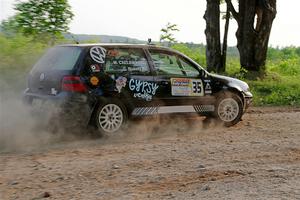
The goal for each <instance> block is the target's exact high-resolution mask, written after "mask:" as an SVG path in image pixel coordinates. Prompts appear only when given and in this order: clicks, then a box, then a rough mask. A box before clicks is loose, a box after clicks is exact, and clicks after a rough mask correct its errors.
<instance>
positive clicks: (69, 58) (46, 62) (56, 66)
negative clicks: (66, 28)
mask: <svg viewBox="0 0 300 200" xmlns="http://www.w3.org/2000/svg"><path fill="white" fill-rule="evenodd" d="M81 51H82V50H81V48H79V47H54V48H51V49H50V50H48V52H47V53H46V54H45V55H44V56H43V57H42V58H41V59H40V60H39V61H38V62H37V63H36V64H35V66H34V67H33V70H34V71H36V70H38V71H41V70H72V69H73V67H74V65H75V64H76V62H77V60H78V58H79V55H80V53H81Z"/></svg>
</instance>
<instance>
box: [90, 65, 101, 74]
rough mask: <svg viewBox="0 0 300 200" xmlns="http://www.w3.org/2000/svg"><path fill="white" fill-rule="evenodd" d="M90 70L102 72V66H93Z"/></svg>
mask: <svg viewBox="0 0 300 200" xmlns="http://www.w3.org/2000/svg"><path fill="white" fill-rule="evenodd" d="M90 69H91V71H92V72H100V66H99V65H91V66H90Z"/></svg>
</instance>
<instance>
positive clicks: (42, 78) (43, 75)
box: [40, 73, 45, 81]
mask: <svg viewBox="0 0 300 200" xmlns="http://www.w3.org/2000/svg"><path fill="white" fill-rule="evenodd" d="M43 80H45V74H44V73H41V75H40V81H43Z"/></svg>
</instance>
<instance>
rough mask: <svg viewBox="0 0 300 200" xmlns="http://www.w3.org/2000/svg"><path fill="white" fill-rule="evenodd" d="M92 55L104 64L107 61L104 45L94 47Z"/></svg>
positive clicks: (96, 60)
mask: <svg viewBox="0 0 300 200" xmlns="http://www.w3.org/2000/svg"><path fill="white" fill-rule="evenodd" d="M90 56H91V58H92V59H93V60H94V61H95V62H97V63H100V64H102V63H104V62H105V56H106V49H104V48H103V47H92V48H91V50H90Z"/></svg>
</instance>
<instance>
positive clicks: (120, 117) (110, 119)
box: [94, 100, 128, 136]
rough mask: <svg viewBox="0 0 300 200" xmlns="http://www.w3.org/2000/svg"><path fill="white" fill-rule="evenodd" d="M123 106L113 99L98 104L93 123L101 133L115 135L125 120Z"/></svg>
mask: <svg viewBox="0 0 300 200" xmlns="http://www.w3.org/2000/svg"><path fill="white" fill-rule="evenodd" d="M127 118H128V117H127V112H126V109H125V108H124V106H123V105H122V104H121V103H119V102H118V101H115V100H110V101H107V102H104V103H102V104H100V106H99V107H98V109H97V112H96V115H95V118H94V120H95V124H96V126H97V128H98V131H99V132H100V133H101V134H102V135H106V136H111V135H115V133H117V132H118V131H120V129H121V128H122V127H123V126H124V124H125V123H126V122H127Z"/></svg>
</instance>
